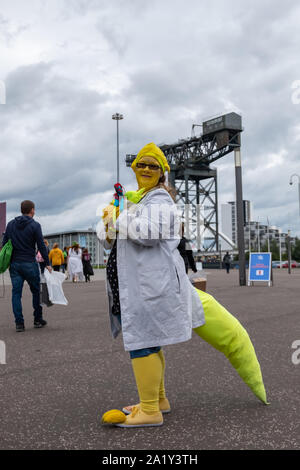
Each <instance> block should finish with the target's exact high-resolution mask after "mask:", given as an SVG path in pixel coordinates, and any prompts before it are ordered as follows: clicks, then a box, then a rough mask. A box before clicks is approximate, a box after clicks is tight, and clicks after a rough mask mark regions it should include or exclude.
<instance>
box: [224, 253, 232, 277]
mask: <svg viewBox="0 0 300 470" xmlns="http://www.w3.org/2000/svg"><path fill="white" fill-rule="evenodd" d="M223 263H224V266H225V268H226V272H227V274H228V273H229V270H230V264H231V256H230V254H229V253H228V251H226V255H225V256H224V258H223Z"/></svg>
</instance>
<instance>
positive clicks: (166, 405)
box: [122, 398, 171, 415]
mask: <svg viewBox="0 0 300 470" xmlns="http://www.w3.org/2000/svg"><path fill="white" fill-rule="evenodd" d="M135 407H138V408H140V407H141V405H140V403H139V404H138V405H129V406H124V408H122V411H123V413H125V414H126V415H129V414H130V413H131V412H132V410H133V408H135ZM159 410H160V411H161V412H162V413H163V414H167V413H170V412H171V406H170V402H169V400H168V399H167V398H161V399H160V400H159Z"/></svg>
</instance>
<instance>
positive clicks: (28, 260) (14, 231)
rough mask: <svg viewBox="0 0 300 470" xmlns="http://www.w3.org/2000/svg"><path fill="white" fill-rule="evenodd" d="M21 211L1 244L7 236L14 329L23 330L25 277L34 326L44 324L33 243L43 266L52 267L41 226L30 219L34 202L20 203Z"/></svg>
mask: <svg viewBox="0 0 300 470" xmlns="http://www.w3.org/2000/svg"><path fill="white" fill-rule="evenodd" d="M21 212H22V215H21V216H18V217H16V218H15V219H13V220H11V221H10V222H9V223H8V224H7V227H6V231H5V234H4V237H3V241H2V246H4V245H5V243H6V242H7V241H8V240H9V239H10V240H11V242H12V246H13V252H12V257H11V262H10V268H9V272H10V278H11V283H12V308H13V312H14V315H15V322H16V330H17V331H24V329H25V327H24V318H23V314H22V302H21V298H22V290H23V285H24V281H27V282H28V284H29V287H30V290H31V292H32V304H33V309H34V312H33V316H34V327H35V328H42V327H43V326H45V325H46V324H47V322H46V321H45V320H43V311H42V307H41V305H40V272H39V267H38V263H37V262H36V258H35V257H36V245H37V247H38V250H39V251H40V253H41V255H42V257H43V259H44V260H45V262H46V268H47V269H48V271H49V272H51V271H52V268H51V266H50V262H49V258H48V253H47V250H46V246H45V243H44V239H43V235H42V230H41V226H40V224H39V223H38V222H36V221H35V220H33V217H34V214H35V206H34V203H33V202H32V201H23V202H22V203H21Z"/></svg>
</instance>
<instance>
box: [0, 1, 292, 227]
mask: <svg viewBox="0 0 300 470" xmlns="http://www.w3.org/2000/svg"><path fill="white" fill-rule="evenodd" d="M299 24H300V4H299V2H298V1H297V0H293V1H291V0H285V2H282V0H280V1H279V0H260V1H256V0H251V1H250V0H247V1H246V0H243V1H240V0H226V1H224V0H210V1H205V0H203V1H202V2H200V1H199V0H159V1H156V0H152V1H151V2H149V1H146V0H130V1H129V0H126V1H125V0H124V1H123V0H110V1H108V0H105V1H104V0H26V2H25V1H24V0H0V81H2V82H3V83H4V84H5V87H6V104H0V128H1V132H0V149H1V153H0V158H1V171H0V201H1V200H2V201H5V200H6V201H7V204H8V219H10V218H12V217H14V216H16V215H18V213H19V204H20V201H22V200H23V199H31V200H33V201H35V203H36V219H37V220H38V221H40V222H41V223H42V226H43V231H44V233H50V232H51V233H52V232H56V231H60V230H69V229H72V228H74V229H75V228H88V227H90V226H92V224H95V223H96V222H97V221H98V219H97V217H96V210H97V207H103V206H104V205H106V204H107V203H108V202H109V201H110V200H111V198H112V195H113V192H114V191H113V184H114V183H115V182H116V122H115V121H112V119H111V116H112V114H113V113H115V112H120V113H123V115H124V120H123V121H121V122H120V156H121V168H120V175H121V177H120V180H121V183H122V184H123V185H125V187H126V189H136V184H135V178H134V175H133V173H132V170H131V169H130V168H127V167H126V165H125V162H124V158H125V155H126V153H135V152H137V151H138V150H139V149H140V148H141V147H142V146H143V145H145V144H146V143H148V142H152V141H153V142H156V143H158V144H160V143H162V142H164V143H173V142H176V141H177V140H178V139H182V138H186V137H189V136H190V135H191V128H192V124H194V123H201V122H202V121H203V120H205V119H206V118H209V117H211V116H215V115H218V114H223V113H226V112H230V111H236V112H238V113H240V114H241V115H242V118H243V126H244V132H243V134H242V165H243V192H244V194H243V195H244V199H249V200H251V201H252V203H253V208H254V214H253V215H254V219H255V220H256V219H257V218H258V217H259V220H260V221H261V222H262V223H266V221H267V217H268V218H269V220H270V222H271V224H273V225H277V226H278V227H281V228H282V229H283V230H285V231H286V230H287V229H291V230H292V235H295V234H298V235H300V217H299V203H298V184H297V183H298V180H297V179H294V184H293V185H292V186H290V185H289V179H290V176H291V175H292V174H293V173H298V174H299V175H300V88H299V92H297V89H293V88H292V87H293V86H297V85H299V86H300V67H299V64H300V60H299V57H300V27H299ZM297 80H299V83H298V84H297ZM298 101H299V104H298ZM214 166H216V167H217V168H218V184H219V201H220V203H223V202H227V201H230V200H233V199H234V198H235V179H234V178H235V175H234V157H233V154H229V155H227V156H226V157H224V158H223V159H221V160H219V161H218V162H216V163H215V164H214Z"/></svg>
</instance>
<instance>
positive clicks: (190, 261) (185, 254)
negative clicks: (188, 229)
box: [177, 223, 197, 273]
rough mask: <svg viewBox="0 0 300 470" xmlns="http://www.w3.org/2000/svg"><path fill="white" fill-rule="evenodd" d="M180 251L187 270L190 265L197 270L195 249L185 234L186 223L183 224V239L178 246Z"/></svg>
mask: <svg viewBox="0 0 300 470" xmlns="http://www.w3.org/2000/svg"><path fill="white" fill-rule="evenodd" d="M177 249H178V250H179V253H180V254H181V256H182V258H183V261H184V265H185V272H186V273H188V270H189V267H190V268H191V269H192V270H193V271H194V273H196V272H197V268H196V264H195V260H194V257H193V251H192V248H191V245H190V243H189V241H188V240H187V239H186V238H185V236H184V224H183V223H182V224H181V239H180V242H179V245H178V247H177Z"/></svg>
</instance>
